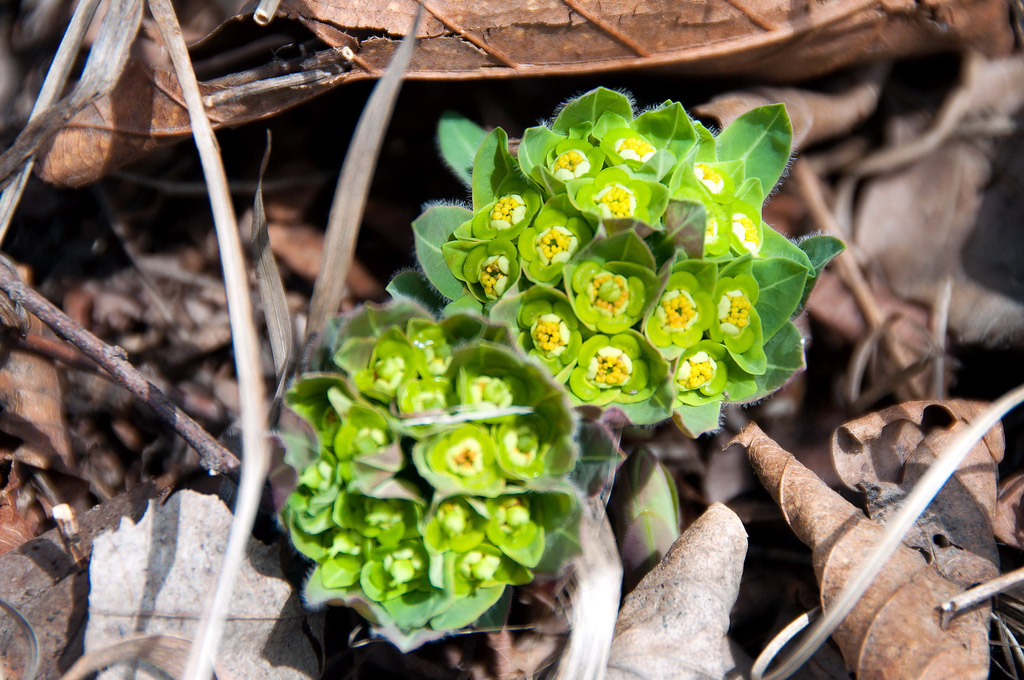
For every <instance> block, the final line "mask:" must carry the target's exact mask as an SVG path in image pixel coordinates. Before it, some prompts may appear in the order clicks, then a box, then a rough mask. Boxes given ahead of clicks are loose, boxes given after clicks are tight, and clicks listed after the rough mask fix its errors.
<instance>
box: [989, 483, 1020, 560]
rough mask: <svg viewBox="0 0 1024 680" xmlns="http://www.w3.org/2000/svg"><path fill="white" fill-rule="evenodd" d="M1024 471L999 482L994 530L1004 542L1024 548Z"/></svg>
mask: <svg viewBox="0 0 1024 680" xmlns="http://www.w3.org/2000/svg"><path fill="white" fill-rule="evenodd" d="M1022 500H1024V471H1020V472H1015V473H1013V474H1012V475H1010V476H1008V477H1006V478H1005V479H1003V480H1001V481H1000V482H999V496H998V498H997V500H996V512H995V515H994V517H993V518H992V531H993V533H995V535H996V538H998V539H999V540H1000V541H1002V542H1003V543H1006V544H1007V545H1013V546H1016V547H1018V548H1024V505H1022Z"/></svg>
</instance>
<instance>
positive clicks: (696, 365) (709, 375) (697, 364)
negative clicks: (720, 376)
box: [676, 352, 718, 390]
mask: <svg viewBox="0 0 1024 680" xmlns="http://www.w3.org/2000/svg"><path fill="white" fill-rule="evenodd" d="M717 370H718V363H717V362H716V361H715V360H714V359H712V358H711V356H710V355H709V354H708V353H707V352H696V353H694V355H693V356H691V357H690V358H688V359H685V360H683V361H682V362H680V364H679V369H678V370H677V371H676V383H677V384H678V385H679V388H680V389H683V390H696V389H699V388H701V387H703V386H704V385H707V384H708V383H710V382H711V381H712V380H713V379H714V377H715V371H717Z"/></svg>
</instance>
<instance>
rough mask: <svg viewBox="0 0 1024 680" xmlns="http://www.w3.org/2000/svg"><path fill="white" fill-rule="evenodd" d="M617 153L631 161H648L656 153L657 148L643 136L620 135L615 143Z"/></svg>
mask: <svg viewBox="0 0 1024 680" xmlns="http://www.w3.org/2000/svg"><path fill="white" fill-rule="evenodd" d="M613 148H614V149H615V153H617V154H619V155H620V156H622V157H623V158H625V159H627V160H631V161H639V162H641V163H646V162H647V161H649V160H650V159H651V157H652V156H653V155H654V152H655V148H654V147H653V146H652V145H651V143H650V142H648V141H647V140H646V139H643V138H642V137H639V136H636V137H620V138H619V139H617V140H615V143H614V144H613Z"/></svg>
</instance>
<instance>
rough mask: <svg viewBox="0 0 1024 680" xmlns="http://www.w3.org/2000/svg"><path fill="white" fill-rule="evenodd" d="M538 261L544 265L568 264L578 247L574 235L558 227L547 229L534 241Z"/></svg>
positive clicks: (578, 243)
mask: <svg viewBox="0 0 1024 680" xmlns="http://www.w3.org/2000/svg"><path fill="white" fill-rule="evenodd" d="M534 245H535V246H536V248H537V254H538V255H540V261H541V262H543V263H544V264H545V265H549V264H551V263H552V262H568V261H569V258H570V257H572V256H573V255H574V254H575V253H576V251H577V250H578V249H579V247H580V241H579V239H578V238H576V236H575V234H573V233H572V232H571V231H569V230H568V229H566V228H565V227H560V226H558V225H555V226H552V227H548V228H547V229H545V230H544V231H542V232H541V233H540V234H538V235H537V239H536V240H535V241H534Z"/></svg>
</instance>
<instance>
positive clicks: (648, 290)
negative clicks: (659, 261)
mask: <svg viewBox="0 0 1024 680" xmlns="http://www.w3.org/2000/svg"><path fill="white" fill-rule="evenodd" d="M565 283H566V286H565V289H566V292H567V293H568V295H569V301H570V303H571V304H572V308H573V310H574V311H575V312H576V316H577V317H578V318H579V320H580V321H581V322H582V323H583V325H584V326H586V327H587V328H588V329H590V330H592V331H598V332H601V333H605V334H615V333H620V332H622V331H624V330H626V329H627V328H630V327H632V326H634V325H635V324H637V323H638V322H639V321H640V320H641V319H642V318H643V316H644V312H645V311H646V309H647V307H648V305H649V304H650V303H653V301H654V299H655V298H656V297H657V294H658V290H659V288H660V287H661V283H660V281H659V280H658V275H657V274H656V273H655V261H654V255H653V254H651V251H650V248H648V247H647V244H645V243H644V242H643V241H642V240H641V239H640V238H639V237H638V236H637V235H636V233H634V232H631V231H626V232H622V233H619V234H616V235H614V236H610V237H608V238H597V239H595V240H594V242H592V243H591V244H590V246H589V247H587V248H586V249H585V250H584V251H582V252H581V253H580V254H579V255H578V256H577V258H576V259H574V260H573V261H572V262H570V263H569V264H568V265H566V268H565Z"/></svg>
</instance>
